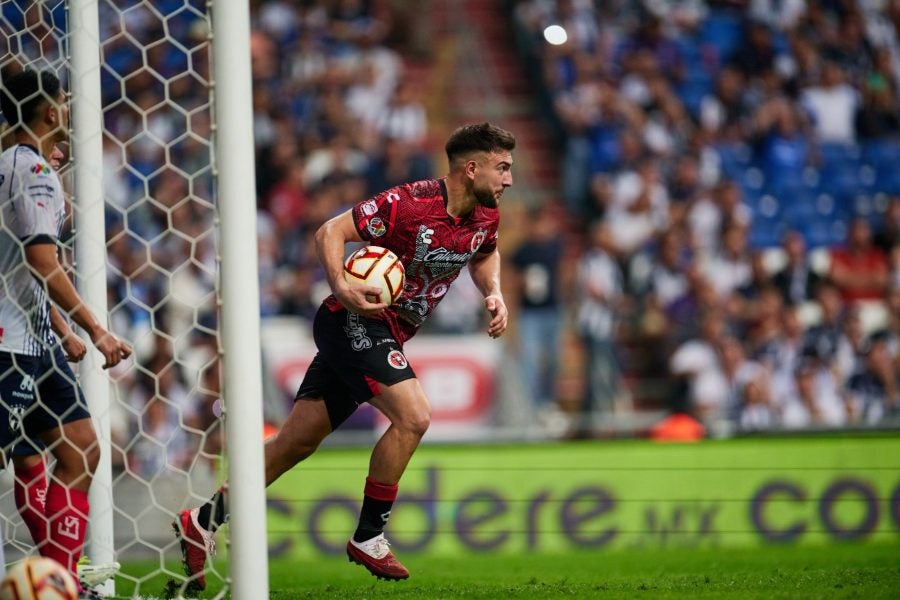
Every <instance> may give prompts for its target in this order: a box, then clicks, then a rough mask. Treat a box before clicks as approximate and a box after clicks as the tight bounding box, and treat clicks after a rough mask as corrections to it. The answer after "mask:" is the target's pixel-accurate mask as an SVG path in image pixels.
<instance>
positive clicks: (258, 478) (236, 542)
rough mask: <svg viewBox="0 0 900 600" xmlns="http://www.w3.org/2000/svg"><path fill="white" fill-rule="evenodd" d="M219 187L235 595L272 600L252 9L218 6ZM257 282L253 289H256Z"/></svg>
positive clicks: (228, 2)
mask: <svg viewBox="0 0 900 600" xmlns="http://www.w3.org/2000/svg"><path fill="white" fill-rule="evenodd" d="M212 17H213V18H212V23H213V31H214V32H215V37H214V38H213V73H214V77H215V79H214V81H213V89H214V90H215V92H214V96H213V98H214V105H213V106H214V114H215V120H216V121H217V122H218V123H219V124H221V126H220V127H218V128H217V130H216V135H215V150H216V160H215V164H216V169H217V174H216V179H217V195H218V201H219V214H220V219H221V226H220V227H221V239H222V244H221V252H222V269H221V278H222V339H223V346H224V349H225V356H224V361H225V362H224V364H225V392H226V397H225V401H226V403H225V406H226V418H225V429H226V433H227V436H228V440H230V443H229V447H230V448H231V451H230V452H229V453H228V465H229V469H228V472H229V476H230V477H229V478H230V480H231V481H232V482H239V484H236V485H231V486H230V488H229V502H230V509H231V515H232V519H231V525H230V534H231V538H230V542H231V546H230V554H229V561H230V567H231V576H232V595H233V597H234V598H236V599H238V600H252V599H253V598H268V597H269V577H268V557H267V554H266V551H267V544H266V526H265V524H266V498H265V478H264V465H263V449H262V444H261V440H262V431H263V421H262V365H261V359H262V352H261V349H260V333H259V326H260V319H259V286H258V285H255V284H256V282H257V281H259V278H258V273H257V271H258V266H257V242H256V202H255V197H256V191H255V186H256V180H255V172H254V166H253V165H254V160H253V159H254V157H253V152H254V146H253V104H252V100H251V93H252V83H251V82H252V78H251V73H250V6H249V3H248V1H247V0H241V1H237V0H214V1H213V5H212ZM248 282H252V284H248Z"/></svg>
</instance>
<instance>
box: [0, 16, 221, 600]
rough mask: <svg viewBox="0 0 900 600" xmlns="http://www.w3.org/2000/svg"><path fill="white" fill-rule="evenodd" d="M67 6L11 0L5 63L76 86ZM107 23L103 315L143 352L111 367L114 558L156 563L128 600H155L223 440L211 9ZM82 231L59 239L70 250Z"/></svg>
mask: <svg viewBox="0 0 900 600" xmlns="http://www.w3.org/2000/svg"><path fill="white" fill-rule="evenodd" d="M67 11H68V7H67V2H65V1H63V0H51V1H46V2H31V1H26V0H9V1H7V0H4V1H3V3H2V14H0V31H2V40H3V46H2V47H0V51H2V57H0V69H2V70H3V72H4V73H6V72H12V71H15V70H18V69H21V68H23V67H29V68H34V69H52V70H53V71H54V72H55V73H56V74H58V75H59V77H60V79H61V80H62V82H63V86H64V88H65V89H67V90H70V89H71V71H70V59H69V46H70V37H69V36H70V32H69V31H68V30H67V23H68V13H67ZM99 25H100V48H99V52H100V54H101V94H102V107H103V115H102V120H103V143H102V147H103V156H102V161H103V195H104V200H105V230H106V240H105V241H106V246H107V252H108V259H107V263H108V264H107V268H106V278H107V298H108V315H105V317H107V318H108V325H109V327H110V329H111V330H112V331H113V332H114V333H116V334H117V335H118V336H119V337H121V338H122V339H124V340H126V341H128V342H129V343H130V344H132V345H133V346H134V350H135V353H134V357H133V359H131V360H128V361H125V362H123V363H122V364H120V365H119V366H117V367H115V368H114V369H112V370H111V371H110V381H111V398H110V414H109V418H110V422H111V448H109V449H108V451H109V452H110V454H111V458H112V463H113V490H112V493H113V504H114V532H115V553H116V558H117V560H119V561H137V562H138V563H140V562H143V563H144V564H146V565H147V567H146V568H145V569H139V570H138V571H139V572H129V571H128V570H125V571H124V572H123V573H122V574H121V576H120V577H121V578H120V579H119V582H120V583H119V588H118V590H117V592H118V593H120V594H121V593H123V592H124V593H128V594H133V595H139V596H142V597H143V596H147V597H150V596H158V595H160V586H159V582H160V581H161V580H162V581H164V580H165V579H166V577H171V578H175V579H177V577H178V576H180V575H181V572H180V553H179V549H178V546H177V544H176V542H175V537H174V536H173V535H172V529H171V523H172V521H173V519H174V517H175V515H176V514H177V512H178V511H179V510H180V509H181V508H184V507H188V506H196V505H199V504H200V503H201V501H202V500H204V499H206V498H208V497H209V495H210V493H211V492H212V491H213V490H214V489H215V487H216V485H217V478H218V476H219V472H220V468H219V467H220V458H221V453H222V445H223V428H222V427H221V423H220V419H219V417H218V416H217V415H219V414H220V411H219V410H218V408H219V407H218V403H219V397H220V370H219V356H220V352H219V335H218V323H217V310H216V309H217V299H218V285H217V272H218V269H217V251H216V241H217V236H216V221H217V220H216V206H215V202H214V169H213V161H212V158H213V157H212V135H213V131H214V127H213V125H212V123H213V121H212V103H211V98H212V94H211V85H210V57H211V56H210V55H211V48H210V39H211V36H210V19H209V15H208V11H207V7H206V3H205V2H203V1H200V0H153V1H137V0H100V2H99ZM72 110H73V111H77V110H78V98H74V99H73V106H72ZM5 141H6V142H7V143H9V140H5ZM72 154H73V156H72V157H71V158H72V159H71V160H70V161H69V164H68V166H67V167H63V173H62V178H63V182H64V186H65V187H66V189H67V191H69V192H70V193H71V191H72V185H71V183H72V178H73V177H74V176H77V175H75V174H74V173H75V172H77V168H78V150H77V148H75V149H74V151H73V153H72ZM73 205H74V206H75V207H76V210H77V205H78V198H74V199H73ZM81 235H82V234H81V233H80V232H78V231H73V230H71V229H70V230H68V231H65V232H64V233H63V235H62V236H61V240H62V242H63V245H64V246H67V245H68V246H69V247H70V248H69V249H71V245H75V246H77V245H78V243H79V239H80V236H81ZM64 253H66V254H68V252H64ZM78 267H79V265H77V264H75V265H72V267H71V272H72V275H73V277H74V278H75V279H77V276H78ZM98 317H100V318H101V319H102V318H103V317H104V315H98ZM83 337H84V336H83ZM86 341H87V340H86ZM87 343H88V344H89V342H87ZM89 346H90V344H89ZM89 351H95V350H93V348H90V349H89ZM73 368H74V369H75V371H76V373H77V372H78V365H74V366H73ZM4 425H5V424H4ZM104 451H107V450H106V449H104ZM11 470H12V469H11V468H10V469H7V470H6V471H4V473H3V475H2V487H0V494H2V495H0V503H2V507H3V508H2V524H3V533H4V539H5V542H6V552H7V560H8V561H13V560H16V559H17V558H19V557H21V556H22V555H26V554H31V553H34V544H33V542H32V540H31V537H30V535H29V531H28V529H27V528H26V527H25V525H24V524H23V521H22V520H21V518H20V517H19V515H18V514H17V512H16V507H15V503H14V500H13V491H12V488H13V485H12V481H13V480H12V477H13V474H12V473H11ZM88 537H89V539H90V526H89V529H88ZM89 548H90V546H86V548H85V551H86V552H87V551H88V549H89ZM129 564H131V563H130V562H129ZM207 577H208V578H210V577H211V578H212V579H215V578H216V577H222V575H221V574H218V573H213V574H211V575H207ZM123 582H124V586H123ZM123 587H124V588H128V589H123Z"/></svg>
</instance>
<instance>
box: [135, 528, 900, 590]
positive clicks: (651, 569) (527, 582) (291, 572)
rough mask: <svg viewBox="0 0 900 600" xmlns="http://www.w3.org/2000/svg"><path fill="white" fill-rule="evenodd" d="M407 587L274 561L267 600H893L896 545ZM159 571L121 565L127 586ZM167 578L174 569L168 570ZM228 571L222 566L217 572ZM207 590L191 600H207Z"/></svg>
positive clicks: (480, 566) (484, 560)
mask: <svg viewBox="0 0 900 600" xmlns="http://www.w3.org/2000/svg"><path fill="white" fill-rule="evenodd" d="M400 558H401V559H402V560H403V561H404V563H405V564H406V565H407V566H408V567H409V569H410V571H411V573H412V577H411V578H410V579H409V580H407V581H403V582H384V581H378V580H376V579H375V578H374V577H372V576H370V575H369V574H368V572H367V571H365V570H364V569H363V568H362V567H360V566H357V565H353V564H350V563H349V562H347V560H346V558H345V557H338V556H336V557H331V558H320V559H316V560H309V561H294V560H292V561H272V562H270V565H269V568H270V574H269V588H270V595H269V597H270V598H271V599H272V600H288V599H292V598H303V599H325V598H334V599H338V598H341V599H345V598H352V599H354V600H363V599H367V598H372V599H377V598H385V599H389V598H405V599H410V600H412V599H451V598H466V599H470V598H473V599H485V600H489V599H490V600H493V599H499V598H503V599H508V598H523V599H524V598H540V599H545V598H567V599H571V598H623V599H624V598H629V599H631V598H666V599H675V598H678V599H681V598H748V599H749V598H776V599H778V598H783V599H815V598H823V599H825V598H828V599H831V598H860V599H873V598H897V597H898V593H900V542H895V543H890V542H888V543H872V544H860V545H857V544H837V545H828V546H774V547H773V546H768V547H765V548H737V549H730V548H729V549H704V550H689V549H670V550H665V549H664V550H652V551H650V550H616V551H605V552H604V551H586V552H577V551H573V552H568V553H562V554H551V555H543V556H528V555H509V554H475V555H471V556H469V557H468V558H450V559H440V558H436V557H424V556H423V557H417V556H414V555H409V556H401V557H400ZM158 567H159V565H156V564H154V565H146V564H145V565H139V564H126V565H125V566H124V568H123V571H124V573H125V574H126V575H128V576H130V577H136V578H140V577H141V573H142V572H143V573H147V572H150V571H152V570H153V569H157V568H158ZM166 568H167V569H168V570H170V571H171V572H175V573H178V572H180V565H178V564H169V563H167V564H166ZM226 568H227V565H225V564H224V563H223V564H221V572H224V571H225V569H226ZM167 579H168V577H167V576H164V575H157V576H155V577H152V578H148V579H145V580H143V581H141V582H140V585H139V587H138V588H137V589H135V587H134V581H128V580H127V579H124V578H120V579H119V581H118V583H117V593H118V594H121V596H117V597H122V598H133V597H139V598H148V599H149V598H164V597H166V594H165V592H164V590H165V584H166V580H167ZM221 589H222V584H221V582H214V581H211V582H210V586H209V588H208V589H207V591H206V592H204V593H202V594H200V595H199V596H198V597H199V598H214V597H216V595H217V593H219V592H221Z"/></svg>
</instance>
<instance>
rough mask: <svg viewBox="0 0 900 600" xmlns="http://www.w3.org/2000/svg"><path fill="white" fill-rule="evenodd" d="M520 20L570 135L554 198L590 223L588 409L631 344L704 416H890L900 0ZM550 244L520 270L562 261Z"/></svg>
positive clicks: (584, 311)
mask: <svg viewBox="0 0 900 600" xmlns="http://www.w3.org/2000/svg"><path fill="white" fill-rule="evenodd" d="M515 18H516V26H517V37H518V41H519V48H520V50H521V51H522V52H523V53H524V56H525V57H526V61H527V62H531V61H533V62H534V64H535V65H537V66H538V69H537V70H536V73H535V77H534V79H535V81H538V82H539V85H540V86H541V88H542V90H543V96H544V98H543V102H544V106H545V107H546V110H547V112H548V114H549V115H550V118H551V119H552V120H553V122H555V123H556V124H557V127H558V128H559V130H560V132H561V134H562V136H563V137H564V140H565V142H564V144H565V158H564V161H563V166H562V168H563V193H562V198H563V199H564V200H565V203H566V208H567V211H568V214H569V216H573V217H576V218H577V220H578V222H580V223H589V224H590V226H589V227H588V228H587V229H586V230H585V233H586V236H585V239H586V242H587V243H586V246H585V248H586V250H585V252H584V253H583V256H582V258H581V262H580V265H579V267H578V273H577V275H576V281H577V282H578V286H577V287H579V288H580V293H579V294H577V297H575V298H574V299H573V303H574V306H575V310H576V311H577V313H578V318H577V327H578V328H579V330H580V333H581V335H582V337H583V339H584V340H585V345H586V347H587V348H588V356H589V360H590V361H592V362H591V363H590V367H589V368H588V371H589V372H590V373H591V376H589V378H588V379H589V381H592V383H593V388H592V389H593V395H594V398H595V401H594V406H599V405H600V404H599V403H601V402H603V401H606V402H607V406H608V407H610V408H611V407H612V405H611V404H609V402H610V400H609V399H610V398H614V397H615V393H614V391H615V390H620V391H623V390H621V382H622V378H621V375H622V369H621V368H620V365H621V364H623V363H624V364H631V365H634V364H635V363H636V360H635V358H634V357H633V356H632V357H630V358H629V356H628V354H629V351H631V352H632V353H634V352H635V351H636V352H640V353H643V354H645V355H646V354H647V353H650V354H655V355H656V357H657V359H658V360H657V362H656V363H654V364H653V365H652V367H651V370H652V369H657V370H661V371H663V372H668V373H669V374H670V375H671V379H670V382H673V383H674V384H675V385H674V386H672V385H670V386H666V387H665V388H664V389H666V390H667V391H668V393H669V394H672V395H673V396H674V397H675V398H676V399H677V400H678V401H680V404H681V407H680V408H683V409H686V410H688V411H689V412H690V413H692V414H693V415H695V416H696V417H698V418H699V419H700V420H701V421H702V422H703V424H705V425H706V426H707V430H708V431H709V432H711V433H715V434H725V433H729V432H734V431H758V430H768V429H779V428H798V427H810V426H811V427H834V426H844V425H850V424H870V425H871V424H876V423H879V422H883V421H884V420H885V419H889V418H890V417H894V418H895V419H896V417H897V415H898V411H900V393H898V379H897V377H898V373H900V368H898V367H900V246H898V243H900V239H898V231H900V175H898V171H897V165H898V164H900V104H898V95H897V90H898V87H897V86H898V83H900V45H898V35H900V3H898V2H895V1H891V2H888V1H884V2H881V1H866V0H860V1H856V0H832V1H822V2H806V1H804V0H781V1H777V0H746V1H734V0H731V1H718V2H716V1H708V2H704V1H702V0H684V1H672V2H656V1H652V0H647V1H643V2H624V1H619V2H617V1H612V2H589V1H586V0H528V1H524V2H520V3H518V5H517V6H516V7H515ZM551 26H559V27H561V28H562V30H563V31H564V32H565V38H566V39H565V43H562V44H560V43H559V42H560V41H561V38H560V33H559V31H560V30H559V29H558V28H553V29H549V30H548V29H547V28H548V27H551ZM554 29H555V31H554ZM554 42H555V43H554ZM527 62H526V64H527ZM546 248H547V250H546V254H545V255H544V256H542V257H541V256H540V252H539V251H537V250H536V248H531V249H530V250H529V251H528V255H529V258H527V259H526V260H524V261H523V265H524V266H525V268H528V266H529V264H530V263H531V262H532V261H537V260H543V261H545V263H546V264H547V266H548V268H551V269H553V268H555V267H553V266H552V265H553V263H552V261H553V260H559V254H558V251H556V252H557V254H556V255H554V250H552V244H548V245H546ZM535 257H540V258H535ZM550 272H553V271H552V270H551V271H550ZM529 304H533V303H530V302H529ZM629 339H630V340H632V341H633V340H635V339H640V340H642V342H643V343H642V344H639V345H637V346H634V345H632V346H631V347H630V348H629V344H628V343H627V341H628V340H629ZM617 357H618V359H621V360H617ZM644 358H646V356H645V357H644ZM625 374H626V375H627V374H628V373H627V372H626V373H625ZM626 382H627V380H626ZM625 387H626V390H624V391H629V390H630V391H631V393H632V394H634V392H635V391H638V390H639V388H640V386H639V385H635V382H633V381H632V382H631V385H626V386H625ZM536 389H539V388H536ZM590 392H591V390H590V389H589V393H590ZM673 392H674V393H673ZM894 422H896V420H895V421H894Z"/></svg>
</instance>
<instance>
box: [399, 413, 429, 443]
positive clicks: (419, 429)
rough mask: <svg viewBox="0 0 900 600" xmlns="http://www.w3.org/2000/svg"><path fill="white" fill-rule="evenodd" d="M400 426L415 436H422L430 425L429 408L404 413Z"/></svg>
mask: <svg viewBox="0 0 900 600" xmlns="http://www.w3.org/2000/svg"><path fill="white" fill-rule="evenodd" d="M398 425H399V426H400V427H402V428H403V429H405V430H406V431H408V432H409V433H410V434H412V435H415V436H416V437H422V436H423V435H425V432H426V431H428V427H429V426H430V425H431V410H430V409H421V410H417V411H415V412H411V413H410V414H407V415H404V417H403V419H402V420H401V422H400V423H398Z"/></svg>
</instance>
